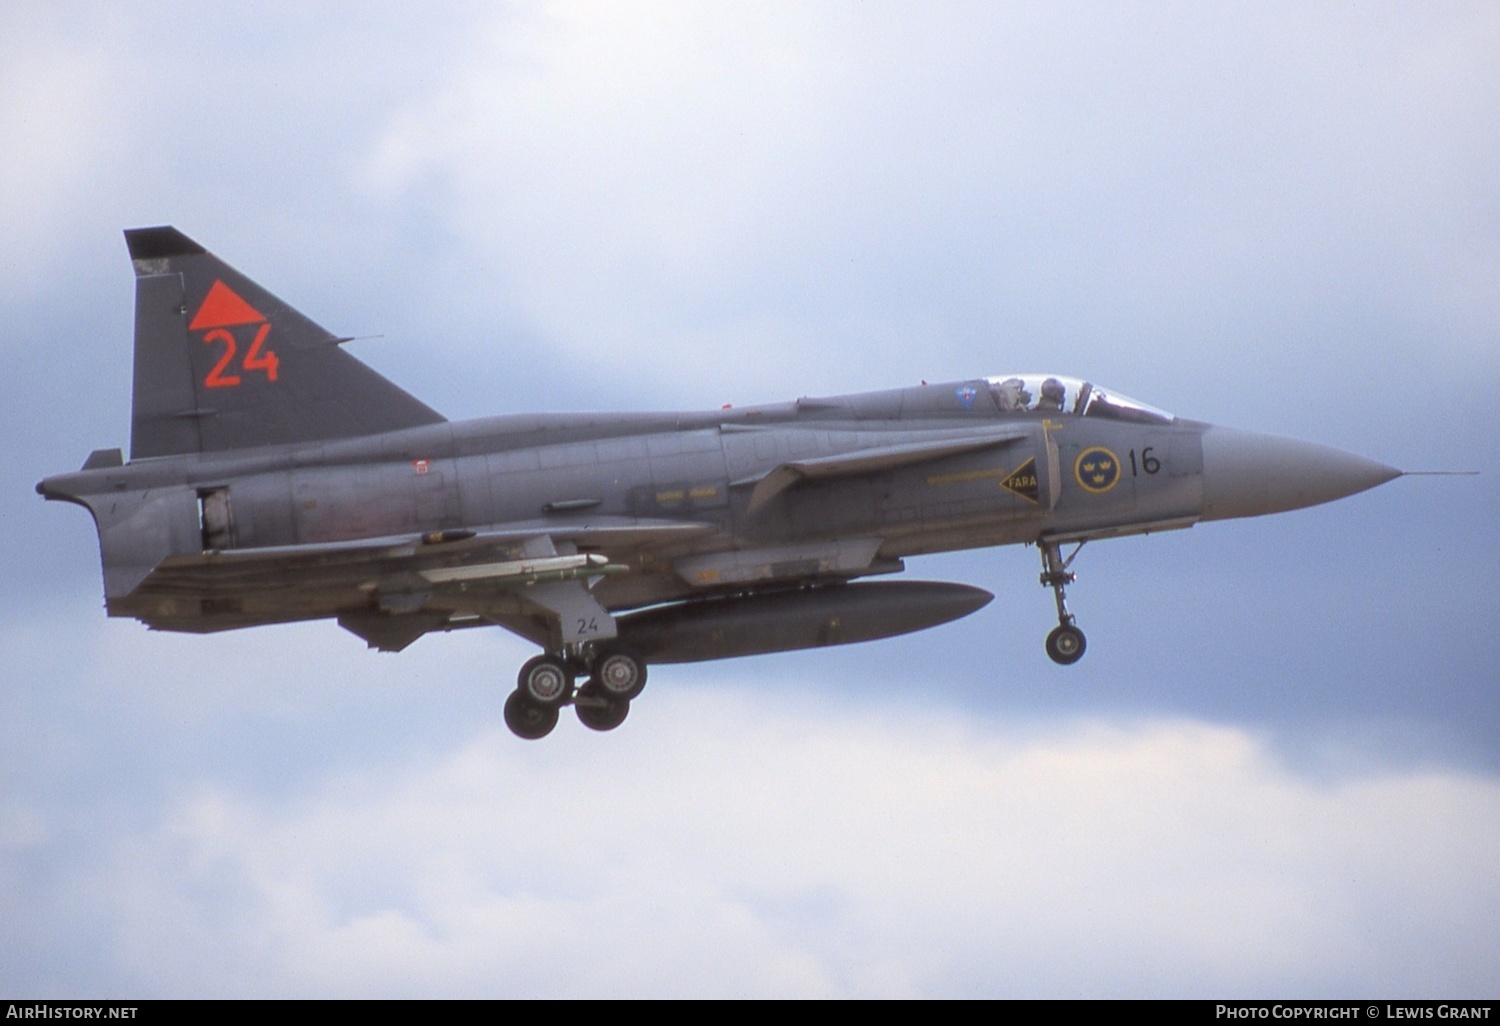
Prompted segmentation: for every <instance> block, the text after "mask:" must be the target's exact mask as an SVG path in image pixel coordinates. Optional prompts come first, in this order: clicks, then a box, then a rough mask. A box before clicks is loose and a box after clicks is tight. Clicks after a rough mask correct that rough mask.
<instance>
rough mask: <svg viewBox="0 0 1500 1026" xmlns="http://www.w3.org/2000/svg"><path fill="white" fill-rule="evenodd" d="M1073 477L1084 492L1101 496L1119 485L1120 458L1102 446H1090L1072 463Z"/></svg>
mask: <svg viewBox="0 0 1500 1026" xmlns="http://www.w3.org/2000/svg"><path fill="white" fill-rule="evenodd" d="M1073 476H1074V477H1075V478H1076V479H1077V480H1078V483H1079V484H1080V485H1082V486H1083V490H1084V491H1086V492H1093V493H1094V494H1095V495H1102V494H1104V493H1105V492H1107V491H1109V490H1110V489H1111V488H1113V487H1114V486H1115V485H1117V484H1119V483H1120V458H1119V457H1118V456H1116V455H1115V454H1114V453H1112V452H1110V451H1109V450H1108V449H1106V448H1104V446H1102V445H1091V446H1089V447H1088V448H1087V449H1085V450H1083V452H1081V453H1079V454H1078V459H1076V460H1074V461H1073Z"/></svg>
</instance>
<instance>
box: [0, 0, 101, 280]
mask: <svg viewBox="0 0 1500 1026" xmlns="http://www.w3.org/2000/svg"><path fill="white" fill-rule="evenodd" d="M32 13H34V14H35V15H36V16H37V18H38V20H41V21H43V22H46V21H49V20H50V18H48V17H47V16H46V15H44V14H43V12H42V11H40V10H38V11H35V12H32ZM49 13H50V12H49ZM100 16H101V18H102V19H104V20H105V21H108V20H109V16H108V14H107V12H101V15H100ZM25 18H26V15H25V14H21V13H18V12H15V11H12V12H11V14H10V16H9V17H5V18H3V19H0V28H7V27H15V26H17V25H18V23H20V22H21V21H23V20H25ZM6 35H7V36H8V38H6V39H3V40H0V148H3V153H4V159H3V160H0V235H3V236H4V238H5V240H6V250H7V252H8V253H9V254H10V255H11V257H12V259H6V260H3V261H0V298H3V299H19V298H21V297H23V296H26V295H28V294H30V293H32V292H34V291H36V290H37V289H38V288H40V287H41V286H42V285H43V284H44V283H46V282H47V281H48V280H49V278H51V277H52V276H53V275H55V273H56V270H57V264H58V262H59V261H60V260H61V258H62V257H63V255H64V254H66V253H68V252H69V250H70V248H71V247H70V243H69V240H68V234H69V231H70V230H71V229H72V227H73V226H74V225H77V224H78V223H79V222H80V221H82V220H84V218H83V217H82V216H81V214H80V210H81V208H87V207H89V206H91V205H92V203H93V200H94V197H96V196H97V195H98V194H99V192H100V191H101V189H102V188H103V187H105V186H106V185H107V184H108V179H109V175H110V173H111V172H110V169H109V164H108V161H107V159H106V155H107V154H108V152H109V150H110V148H111V147H112V146H114V145H115V144H116V143H117V142H118V140H119V138H120V128H121V126H120V115H121V113H122V111H121V103H120V94H119V92H118V89H117V86H118V80H117V79H116V77H115V75H116V72H117V68H116V67H115V62H114V61H113V60H112V59H111V54H110V52H109V49H108V48H107V47H106V46H104V45H103V44H102V42H101V41H100V40H98V39H80V38H77V37H72V36H68V35H65V34H61V33H58V34H51V33H48V32H45V31H43V32H36V31H27V32H20V33H7V34H6Z"/></svg>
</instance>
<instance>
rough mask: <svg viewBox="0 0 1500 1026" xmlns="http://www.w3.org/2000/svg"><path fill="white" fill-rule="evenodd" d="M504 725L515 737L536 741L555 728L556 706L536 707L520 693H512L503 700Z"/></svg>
mask: <svg viewBox="0 0 1500 1026" xmlns="http://www.w3.org/2000/svg"><path fill="white" fill-rule="evenodd" d="M505 725H506V726H507V727H509V728H510V732H511V733H512V734H514V735H516V737H519V738H524V739H525V740H527V741H536V740H538V739H540V738H544V737H546V736H547V735H548V734H550V733H552V728H553V727H555V726H557V706H555V705H553V706H543V705H537V704H536V703H535V702H532V701H530V700H529V699H528V698H527V697H526V696H525V695H524V694H522V693H521V692H520V691H512V692H511V693H510V697H509V698H507V699H506V700H505Z"/></svg>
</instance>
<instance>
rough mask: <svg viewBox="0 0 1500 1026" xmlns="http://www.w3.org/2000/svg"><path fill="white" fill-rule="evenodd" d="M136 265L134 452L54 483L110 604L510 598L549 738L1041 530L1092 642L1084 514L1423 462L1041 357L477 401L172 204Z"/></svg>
mask: <svg viewBox="0 0 1500 1026" xmlns="http://www.w3.org/2000/svg"><path fill="white" fill-rule="evenodd" d="M125 238H126V242H127V244H128V247H129V250H130V258H131V261H132V263H133V264H134V267H135V274H136V313H135V372H134V393H133V408H132V414H131V436H130V459H129V461H128V462H127V461H126V460H125V459H124V456H123V454H122V453H121V451H120V450H119V449H100V450H97V451H95V452H94V453H93V454H91V455H90V456H89V457H88V460H87V462H85V463H84V465H83V469H82V470H79V471H77V472H76V473H70V474H59V475H56V476H54V477H49V478H47V479H46V480H44V481H42V482H41V483H40V484H38V485H37V491H38V492H40V493H41V494H42V495H44V496H45V497H46V498H48V499H59V500H63V501H67V502H73V503H77V504H78V505H80V506H83V507H85V508H86V509H87V510H88V511H89V512H90V513H91V514H92V515H93V517H94V523H95V526H96V527H97V529H98V534H99V549H100V555H101V559H102V562H103V568H104V597H105V607H106V609H107V610H108V613H109V615H111V616H132V617H135V618H137V619H139V620H141V621H142V622H143V623H145V624H147V625H148V626H149V627H152V628H155V629H158V630H171V631H193V632H209V631H220V630H229V629H233V628H238V627H252V626H257V625H260V624H271V623H286V622H289V621H294V620H311V619H321V618H327V617H332V618H336V619H337V620H338V623H339V625H340V626H342V627H344V628H345V629H347V630H349V631H351V632H353V633H354V634H356V635H358V636H359V637H360V638H362V639H364V640H365V642H366V643H367V644H369V645H370V646H371V647H373V648H377V649H380V650H381V651H385V652H398V651H400V650H402V649H404V648H406V647H407V646H408V645H410V644H411V643H412V642H413V641H416V640H417V639H418V638H420V637H421V636H422V635H424V634H427V633H429V632H433V631H448V630H454V629H457V628H460V627H471V626H480V625H487V624H491V625H493V624H498V625H499V626H502V627H506V628H508V629H510V630H511V631H514V632H515V633H516V634H519V635H521V636H522V637H523V638H526V639H528V640H530V641H532V642H534V643H535V644H536V645H538V646H539V647H540V648H541V649H542V652H541V654H540V655H538V656H536V657H535V658H533V659H531V660H530V661H529V662H527V663H526V664H525V665H524V666H523V667H522V668H521V671H520V675H519V680H518V683H517V686H516V689H515V690H514V691H513V692H512V693H511V694H510V696H509V697H508V698H507V700H506V702H505V720H506V723H507V724H508V725H509V726H510V728H511V729H512V730H513V731H514V732H515V733H516V734H518V735H520V736H522V737H526V738H538V737H542V736H543V735H545V734H547V733H549V732H550V731H551V730H552V728H553V727H554V726H555V725H556V723H557V720H558V714H559V710H560V709H561V708H562V707H563V706H566V705H570V704H571V705H573V706H574V708H575V710H576V712H577V714H578V718H579V719H580V720H581V721H582V722H583V723H584V724H585V725H586V726H588V727H590V728H593V729H595V730H609V729H612V728H613V727H616V726H618V725H619V724H620V723H621V722H622V721H623V720H624V719H625V716H626V713H627V712H628V711H629V708H630V702H631V701H632V700H633V699H634V698H635V697H636V696H637V695H639V694H640V692H641V689H642V687H644V685H645V683H646V671H647V667H648V666H649V665H650V664H651V663H673V662H693V661H697V660H706V659H722V658H728V657H732V656H744V655H754V654H759V653H766V652H783V651H791V650H794V649H803V648H812V647H816V646H822V645H837V644H846V643H849V642H855V641H867V640H871V639H875V638H884V637H890V636H892V635H896V634H902V633H905V632H908V631H915V630H921V629H923V628H926V627H932V626H935V625H937V624H941V623H946V622H948V621H950V620H954V619H957V618H959V617H961V616H965V615H967V614H968V613H971V612H973V611H974V610H976V609H978V608H980V607H981V606H983V605H984V604H985V603H987V602H988V601H989V600H990V599H991V598H992V597H993V596H991V595H990V593H989V592H986V591H982V590H980V589H978V588H972V587H968V586H966V585H961V584H951V583H945V582H932V581H906V580H891V581H859V582H858V583H856V580H857V579H858V578H865V577H872V576H876V575H883V574H893V573H896V572H898V571H900V570H902V569H904V567H903V564H902V559H903V558H904V557H906V556H913V555H917V554H921V553H930V552H943V551H950V550H955V549H970V548H980V547H984V546H991V545H1009V544H1014V543H1017V542H1024V543H1027V544H1032V545H1036V546H1037V548H1038V550H1039V551H1040V553H1041V563H1042V575H1041V582H1042V584H1043V585H1045V586H1046V587H1048V588H1050V589H1051V590H1052V593H1053V595H1054V597H1055V599H1056V604H1057V618H1058V626H1057V627H1056V629H1054V630H1053V631H1052V633H1051V634H1050V635H1048V637H1047V653H1048V655H1050V656H1051V657H1052V659H1053V660H1055V661H1056V662H1058V663H1062V664H1069V663H1073V662H1075V661H1077V660H1078V659H1079V658H1080V657H1081V656H1082V655H1083V652H1084V636H1083V632H1082V631H1080V630H1079V629H1078V625H1077V623H1076V622H1075V620H1074V617H1073V614H1072V613H1070V612H1069V611H1068V607H1067V603H1066V598H1065V588H1066V586H1067V585H1068V584H1069V583H1071V582H1072V581H1073V575H1072V573H1071V572H1070V571H1069V567H1070V565H1071V563H1072V561H1073V559H1074V557H1075V556H1077V554H1078V551H1079V549H1081V548H1082V546H1083V545H1084V543H1086V542H1088V541H1092V540H1094V539H1096V538H1114V537H1120V536H1124V535H1132V534H1145V533H1149V532H1152V531H1165V530H1171V529H1174V528H1184V527H1190V526H1191V525H1193V524H1195V523H1197V522H1199V521H1202V520H1219V519H1225V518H1229V517H1249V516H1258V515H1260V514H1264V513H1276V512H1280V511H1283V510H1290V509H1296V508H1298V507H1302V506H1311V505H1314V504H1316V503H1321V502H1329V501H1331V500H1333V499H1338V498H1341V497H1344V496H1347V495H1352V494H1354V493H1356V492H1360V491H1363V490H1365V489H1367V488H1372V487H1374V486H1375V485H1378V484H1381V483H1382V482H1385V481H1388V480H1390V479H1391V478H1393V477H1396V476H1397V475H1398V474H1399V473H1400V471H1397V470H1395V469H1393V468H1391V467H1388V466H1385V465H1383V464H1381V463H1376V462H1374V461H1371V460H1367V459H1363V458H1361V457H1359V456H1354V455H1350V454H1349V453H1345V452H1340V451H1338V450H1336V449H1330V448H1326V447H1324V446H1319V445H1312V444H1308V443H1306V442H1297V441H1292V440H1289V439H1285V438H1276V437H1272V436H1269V435H1261V434H1253V433H1250V432H1246V431H1237V430H1233V429H1229V428H1222V427H1215V426H1212V425H1209V424H1204V423H1201V422H1198V421H1191V420H1185V419H1182V418H1179V417H1174V416H1172V415H1171V414H1168V413H1164V412H1162V411H1161V410H1158V409H1154V408H1153V407H1151V406H1148V405H1146V404H1145V403H1141V402H1137V401H1135V400H1134V399H1128V398H1126V397H1125V396H1123V395H1120V394H1119V393H1118V392H1115V391H1113V390H1112V389H1108V388H1103V387H1101V386H1099V385H1096V384H1092V383H1089V382H1086V381H1082V380H1079V379H1077V378H1071V377H1063V376H1060V375H1041V374H1019V375H1014V376H1002V377H985V378H975V379H973V380H970V381H956V382H947V383H944V384H932V385H928V384H923V385H921V386H918V387H913V388H902V389H894V390H891V391H885V392H869V393H864V394H859V395H843V396H832V397H828V398H817V399H811V398H803V399H798V400H795V401H792V402H783V403H775V404H772V405H768V406H751V407H746V408H738V409H723V410H713V411H709V412H702V413H636V414H619V413H607V414H558V415H531V414H527V415H517V416H500V417H489V418H484V419H480V420H469V421H463V422H457V423H455V422H451V421H448V420H446V419H445V418H443V417H442V416H441V415H440V414H438V413H437V412H436V411H434V410H433V409H432V408H430V407H429V406H427V405H425V404H424V403H422V402H420V401H419V400H417V399H415V398H413V397H412V396H411V395H409V394H408V393H406V392H405V391H403V390H402V389H400V388H398V387H397V386H396V385H394V384H392V383H391V382H390V381H387V380H386V379H385V378H383V377H381V376H380V375H379V374H377V373H375V372H374V371H373V370H371V369H370V368H369V367H367V366H365V365H364V364H362V363H360V362H359V361H358V360H356V359H355V358H354V357H353V356H351V355H349V353H348V352H346V351H345V350H344V349H343V348H341V345H342V343H344V342H347V341H349V340H348V339H346V338H341V337H338V336H336V335H334V334H332V333H331V332H329V331H327V330H325V329H323V328H322V327H319V326H318V325H317V324H314V323H313V322H312V321H311V320H309V319H307V318H306V317H304V316H303V315H302V314H300V313H298V312H297V311H296V310H294V309H292V307H290V306H288V305H287V304H286V303H285V302H283V301H282V300H280V299H278V298H277V297H276V296H274V295H272V294H271V293H270V292H268V291H266V290H265V289H264V288H262V287H261V286H259V285H257V284H256V283H255V282H253V281H251V280H250V279H249V278H246V277H245V276H244V275H242V274H240V273H239V272H238V271H236V270H234V269H233V268H232V267H229V266H228V265H227V264H225V263H224V262H223V261H221V260H219V259H218V258H216V257H215V256H213V255H212V254H210V253H208V252H206V251H205V250H204V249H203V247H201V246H199V245H198V244H197V243H195V242H193V241H192V240H191V239H189V238H187V237H186V236H185V235H183V234H182V233H180V232H178V231H177V230H176V229H173V228H167V227H162V228H141V229H135V230H130V231H127V232H126V233H125Z"/></svg>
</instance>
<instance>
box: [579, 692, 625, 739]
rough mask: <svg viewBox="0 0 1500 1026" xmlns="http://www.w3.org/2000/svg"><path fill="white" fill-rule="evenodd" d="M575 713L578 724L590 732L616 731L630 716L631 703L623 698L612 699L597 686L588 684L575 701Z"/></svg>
mask: <svg viewBox="0 0 1500 1026" xmlns="http://www.w3.org/2000/svg"><path fill="white" fill-rule="evenodd" d="M573 711H574V712H576V713H577V714H578V722H579V723H582V724H583V725H584V726H585V727H587V728H589V729H590V730H597V731H601V732H602V731H606V730H614V729H615V728H616V727H618V726H619V725H620V724H622V723H624V722H625V717H626V716H628V715H630V702H629V701H627V700H625V699H622V698H610V697H609V696H608V695H606V694H604V692H602V691H600V690H599V689H598V686H597V685H595V684H592V683H590V684H586V685H584V686H583V687H582V688H580V689H579V691H578V696H577V698H575V699H574V700H573Z"/></svg>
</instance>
